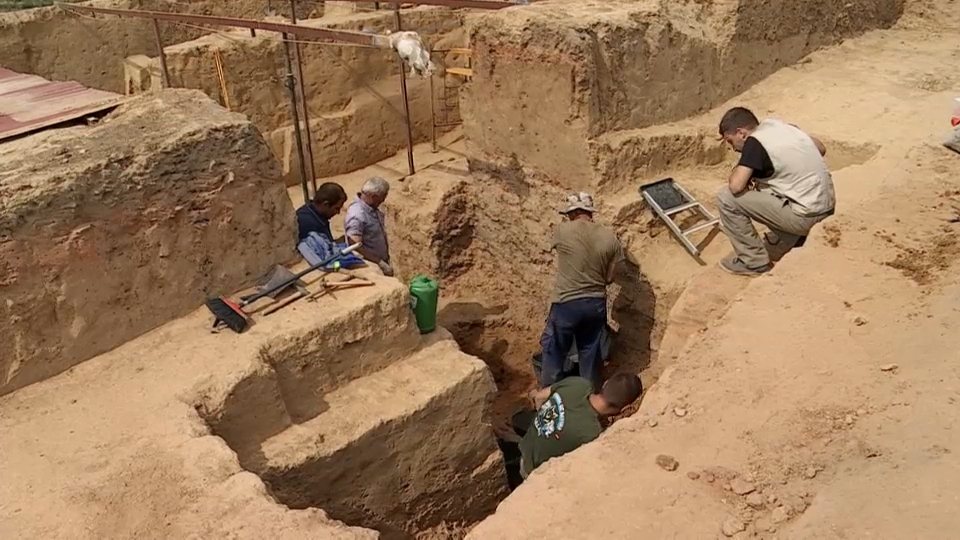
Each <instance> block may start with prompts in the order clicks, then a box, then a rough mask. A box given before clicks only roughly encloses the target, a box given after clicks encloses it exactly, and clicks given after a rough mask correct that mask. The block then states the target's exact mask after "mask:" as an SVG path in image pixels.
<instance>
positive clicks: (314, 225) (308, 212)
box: [297, 203, 333, 244]
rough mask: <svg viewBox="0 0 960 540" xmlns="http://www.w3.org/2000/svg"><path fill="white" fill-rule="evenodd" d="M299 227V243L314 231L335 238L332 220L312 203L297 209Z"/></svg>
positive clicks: (328, 237) (331, 238)
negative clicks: (324, 215) (331, 230)
mask: <svg viewBox="0 0 960 540" xmlns="http://www.w3.org/2000/svg"><path fill="white" fill-rule="evenodd" d="M297 229H298V231H297V233H298V234H297V243H298V244H299V243H300V242H302V241H303V239H304V238H306V237H307V236H309V235H310V233H312V232H315V233H318V234H319V235H320V236H325V237H327V239H329V240H333V233H331V232H330V220H329V219H327V218H325V217H323V216H321V215H320V213H319V212H317V210H316V209H315V208H314V207H313V204H312V203H307V204H305V205H303V206H301V207H300V208H299V209H297Z"/></svg>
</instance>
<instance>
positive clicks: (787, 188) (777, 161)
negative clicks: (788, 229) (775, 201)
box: [750, 118, 837, 216]
mask: <svg viewBox="0 0 960 540" xmlns="http://www.w3.org/2000/svg"><path fill="white" fill-rule="evenodd" d="M750 135H751V136H752V137H753V138H755V139H757V140H758V141H760V144H762V145H763V148H764V150H766V151H767V154H768V155H769V156H770V161H772V162H773V171H774V172H773V176H772V177H770V178H757V179H756V182H757V184H759V185H760V187H761V189H763V188H764V187H769V189H770V190H771V191H773V192H774V193H776V194H777V195H780V196H781V197H784V198H786V199H788V200H789V201H791V202H792V203H793V204H792V205H791V207H792V208H793V211H794V212H796V213H797V214H799V215H801V216H817V215H820V214H825V213H827V212H830V211H831V210H833V207H834V205H836V202H837V197H836V194H835V193H834V191H833V178H832V177H831V176H830V171H828V170H827V164H826V162H825V161H824V160H823V156H821V155H820V151H819V150H817V145H815V144H813V139H811V138H810V136H809V135H807V134H806V133H804V132H803V131H801V130H800V129H798V128H796V127H794V126H791V125H790V124H787V123H785V122H782V121H780V120H776V119H774V118H768V119H766V120H764V121H763V122H760V125H759V126H757V129H756V130H754V132H753V133H751V134H750Z"/></svg>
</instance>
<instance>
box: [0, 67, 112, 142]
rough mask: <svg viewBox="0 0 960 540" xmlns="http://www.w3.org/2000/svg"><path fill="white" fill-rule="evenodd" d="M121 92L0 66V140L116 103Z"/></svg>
mask: <svg viewBox="0 0 960 540" xmlns="http://www.w3.org/2000/svg"><path fill="white" fill-rule="evenodd" d="M124 99H126V98H125V97H124V96H121V95H120V94H115V93H113V92H105V91H103V90H94V89H92V88H86V87H84V86H83V85H81V84H80V83H78V82H74V81H66V82H51V81H48V80H46V79H44V78H43V77H39V76H37V75H24V74H22V73H17V72H16V71H11V70H9V69H5V68H2V67H0V141H3V140H4V139H8V138H11V137H16V136H18V135H23V134H25V133H30V132H33V131H38V130H41V129H44V128H46V127H50V126H53V125H56V124H60V123H62V122H68V121H70V120H74V119H76V118H81V117H83V116H86V115H88V114H93V113H96V112H100V111H103V110H105V109H109V108H112V107H116V106H117V105H119V104H120V103H121V102H123V101H124Z"/></svg>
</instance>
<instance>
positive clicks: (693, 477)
mask: <svg viewBox="0 0 960 540" xmlns="http://www.w3.org/2000/svg"><path fill="white" fill-rule="evenodd" d="M687 478H689V479H691V480H699V479H700V473H698V472H696V471H690V472H688V473H687Z"/></svg>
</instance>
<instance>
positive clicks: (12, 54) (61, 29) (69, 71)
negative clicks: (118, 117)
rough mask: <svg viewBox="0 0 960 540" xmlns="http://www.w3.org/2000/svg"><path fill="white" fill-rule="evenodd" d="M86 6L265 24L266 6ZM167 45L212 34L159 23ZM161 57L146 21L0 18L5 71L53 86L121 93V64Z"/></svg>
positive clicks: (215, 2)
mask: <svg viewBox="0 0 960 540" xmlns="http://www.w3.org/2000/svg"><path fill="white" fill-rule="evenodd" d="M83 5H92V6H98V7H110V8H118V9H144V10H150V11H175V12H177V13H194V14H203V15H223V16H233V17H247V18H253V19H260V18H263V16H264V12H265V10H266V4H265V3H264V2H263V1H262V0H240V1H230V2H228V1H226V0H204V1H200V2H167V1H164V0H96V1H94V2H87V3H84V4H83ZM160 32H161V36H162V38H163V41H164V43H165V44H167V45H169V44H172V43H179V42H181V41H186V40H191V39H196V38H197V37H199V36H201V35H203V34H206V33H208V32H209V30H204V29H202V28H200V27H190V26H183V25H176V24H171V23H160ZM135 54H147V55H150V56H153V55H155V54H157V44H156V40H155V37H154V33H153V25H152V24H151V22H150V21H149V20H146V19H130V18H120V17H113V16H109V17H107V16H98V17H97V18H93V17H91V16H81V15H74V14H72V13H67V12H66V11H64V10H61V9H60V8H58V7H55V6H53V7H45V8H37V9H31V10H24V11H15V12H9V13H0V62H2V63H3V66H4V67H6V68H7V69H12V70H14V71H18V72H21V73H33V74H36V75H40V76H41V77H45V78H47V79H50V80H74V81H77V82H79V83H81V84H83V85H85V86H89V87H92V88H99V89H102V90H109V91H111V92H118V93H123V91H124V88H123V62H124V60H125V59H126V58H127V57H128V56H131V55H135Z"/></svg>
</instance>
